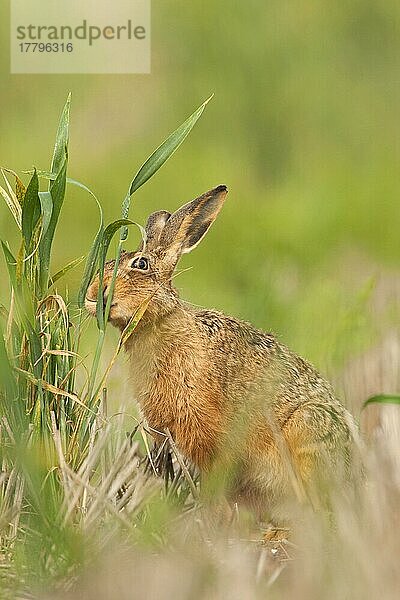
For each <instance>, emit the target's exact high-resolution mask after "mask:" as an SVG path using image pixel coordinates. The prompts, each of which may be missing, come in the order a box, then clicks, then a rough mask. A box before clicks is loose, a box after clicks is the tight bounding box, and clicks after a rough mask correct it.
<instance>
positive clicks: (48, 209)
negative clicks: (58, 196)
mask: <svg viewBox="0 0 400 600" xmlns="http://www.w3.org/2000/svg"><path fill="white" fill-rule="evenodd" d="M39 200H40V208H41V211H42V236H44V235H46V232H47V230H48V228H49V225H50V221H51V214H52V212H53V200H52V199H51V194H50V192H39Z"/></svg>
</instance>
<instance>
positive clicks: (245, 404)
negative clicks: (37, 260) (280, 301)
mask: <svg viewBox="0 0 400 600" xmlns="http://www.w3.org/2000/svg"><path fill="white" fill-rule="evenodd" d="M225 196H226V188H225V187H224V186H220V187H218V188H216V189H215V190H212V191H211V192H208V193H207V194H204V195H203V196H201V197H200V198H197V199H196V200H193V201H192V202H191V203H189V204H187V205H185V206H183V207H182V208H181V209H179V210H178V211H177V212H176V213H174V214H173V215H170V214H169V213H167V212H164V211H160V212H158V213H154V214H153V215H151V216H150V218H149V220H148V223H147V228H146V230H147V236H148V237H147V243H146V245H145V247H143V246H142V247H141V248H140V249H139V250H138V251H137V252H135V253H124V254H123V255H122V257H121V260H120V264H119V267H118V276H117V279H116V284H115V290H114V295H113V301H112V308H111V312H110V320H111V322H112V323H113V324H115V325H116V326H118V327H119V328H120V329H123V328H124V327H125V326H126V324H127V323H128V322H129V319H130V318H131V317H132V315H133V314H134V312H135V310H137V308H138V307H139V306H140V305H141V304H142V303H143V302H144V301H146V300H147V299H148V298H150V297H151V301H150V304H149V306H148V309H147V311H146V313H145V315H144V317H143V319H142V320H141V322H140V323H139V326H138V327H137V329H136V331H135V332H134V334H133V335H132V336H131V337H130V339H129V341H128V342H127V344H126V349H127V351H128V353H129V355H130V366H131V373H132V381H133V387H134V394H135V397H136V399H137V401H138V403H139V405H140V407H141V409H142V411H143V414H144V416H145V418H146V420H147V422H148V424H149V426H150V427H151V428H153V429H154V430H156V431H159V432H164V431H165V429H166V428H168V429H169V430H170V432H171V434H172V436H173V438H174V440H175V442H176V444H177V446H178V448H179V449H180V450H181V452H182V454H183V455H184V456H186V457H187V458H188V459H190V460H191V461H193V462H194V463H195V464H196V465H197V466H198V467H199V468H200V469H201V470H203V471H204V470H210V469H211V468H212V467H213V466H214V465H216V464H220V465H223V468H224V469H225V470H226V469H228V471H229V472H230V473H231V482H230V483H231V489H232V493H233V494H234V496H235V498H237V499H242V500H244V501H245V502H246V503H247V504H248V505H250V506H252V507H254V508H255V509H256V510H257V512H263V510H264V509H265V510H268V509H269V508H270V507H272V506H273V505H274V504H276V503H277V502H278V501H280V500H281V499H282V498H284V497H286V496H290V495H291V494H292V493H293V491H294V488H295V487H296V485H298V486H300V488H302V487H303V486H304V487H307V486H308V485H309V484H310V482H312V481H313V479H314V476H317V474H318V473H321V472H324V473H325V474H326V472H327V469H328V470H329V471H331V472H332V471H333V469H337V468H339V466H341V465H343V464H344V463H345V462H346V459H347V455H348V450H349V446H350V438H351V435H350V430H351V427H352V420H351V417H350V415H349V414H348V413H347V411H346V410H345V408H344V407H343V406H342V405H341V404H340V403H339V401H338V400H337V399H336V398H335V395H334V393H333V391H332V388H331V386H330V385H329V384H328V383H327V382H326V381H325V380H324V379H323V378H322V377H321V376H320V375H319V374H318V373H317V371H316V370H315V369H314V367H312V366H311V365H310V364H309V363H308V362H306V361H305V360H303V359H302V358H300V357H299V356H297V355H296V354H294V353H293V352H291V351H290V350H289V349H288V348H286V347H285V346H284V345H283V344H281V343H280V342H279V341H278V340H277V339H276V338H275V337H274V336H273V335H271V334H269V333H264V332H262V331H259V330H257V329H255V328H254V327H253V326H252V325H250V324H248V323H245V322H243V321H240V320H238V319H235V318H232V317H228V316H225V315H223V314H221V313H219V312H217V311H214V310H198V309H195V308H193V307H192V306H190V305H188V304H186V303H184V302H183V301H181V300H180V299H179V297H178V294H177V292H176V290H175V288H174V287H173V286H172V281H171V278H172V274H173V271H174V269H175V266H176V264H177V261H178V260H179V257H180V255H181V254H182V253H183V252H188V251H190V250H191V249H192V248H193V247H194V246H196V245H197V244H198V243H199V241H200V240H201V239H202V237H203V236H204V234H205V233H206V231H207V230H208V228H209V227H210V225H211V223H212V222H213V221H214V219H215V218H216V216H217V214H218V212H219V210H220V208H221V207H222V204H223V201H224V199H225ZM141 257H143V258H145V261H146V263H147V269H139V268H137V266H138V263H137V259H140V258H141ZM135 260H136V263H135V262H133V261H135ZM143 264H145V263H143ZM141 266H143V265H141ZM113 267H114V263H113V262H111V263H108V264H107V265H106V268H105V273H104V285H105V290H104V296H105V297H106V296H107V284H108V282H109V280H110V278H111V275H112V271H113ZM97 292H98V279H96V280H95V282H94V283H93V284H92V286H91V288H90V289H89V291H88V301H87V306H88V309H89V310H90V311H91V312H92V313H93V312H94V311H95V306H96V304H95V300H96V298H97ZM232 467H233V468H232Z"/></svg>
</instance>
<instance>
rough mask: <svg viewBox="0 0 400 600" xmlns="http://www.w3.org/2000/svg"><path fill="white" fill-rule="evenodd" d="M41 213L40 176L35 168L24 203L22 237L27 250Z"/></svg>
mask: <svg viewBox="0 0 400 600" xmlns="http://www.w3.org/2000/svg"><path fill="white" fill-rule="evenodd" d="M40 213H41V205H40V198H39V178H38V176H37V173H36V170H35V171H34V173H33V175H32V179H31V180H30V182H29V184H28V187H27V188H26V192H25V196H24V200H23V204H22V237H23V239H24V245H25V249H26V251H27V252H29V247H30V244H31V239H32V234H33V231H34V229H35V226H36V224H37V222H38V220H39V218H40Z"/></svg>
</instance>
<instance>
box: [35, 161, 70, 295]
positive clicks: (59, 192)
mask: <svg viewBox="0 0 400 600" xmlns="http://www.w3.org/2000/svg"><path fill="white" fill-rule="evenodd" d="M66 179H67V156H65V159H64V163H63V165H62V167H61V169H60V172H59V173H58V175H57V177H56V179H55V180H54V181H51V182H50V192H49V193H50V196H51V200H52V213H51V217H50V222H49V224H48V227H47V231H46V233H45V234H44V235H42V238H41V241H40V245H39V255H40V290H41V294H42V295H43V294H44V293H45V291H46V289H47V285H48V280H49V270H50V258H51V247H52V244H53V239H54V234H55V231H56V227H57V223H58V219H59V216H60V212H61V207H62V204H63V202H64V196H65V188H66ZM42 206H43V205H42Z"/></svg>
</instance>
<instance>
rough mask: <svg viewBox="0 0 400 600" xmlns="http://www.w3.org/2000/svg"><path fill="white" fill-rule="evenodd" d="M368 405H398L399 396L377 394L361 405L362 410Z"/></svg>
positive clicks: (399, 401) (399, 402)
mask: <svg viewBox="0 0 400 600" xmlns="http://www.w3.org/2000/svg"><path fill="white" fill-rule="evenodd" d="M369 404H400V395H399V396H398V395H396V394H379V395H377V396H372V397H371V398H368V400H366V401H365V402H364V404H363V409H364V408H365V407H366V406H368V405H369Z"/></svg>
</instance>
